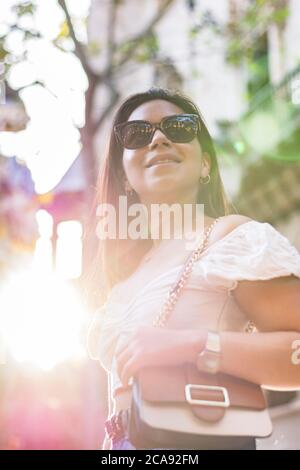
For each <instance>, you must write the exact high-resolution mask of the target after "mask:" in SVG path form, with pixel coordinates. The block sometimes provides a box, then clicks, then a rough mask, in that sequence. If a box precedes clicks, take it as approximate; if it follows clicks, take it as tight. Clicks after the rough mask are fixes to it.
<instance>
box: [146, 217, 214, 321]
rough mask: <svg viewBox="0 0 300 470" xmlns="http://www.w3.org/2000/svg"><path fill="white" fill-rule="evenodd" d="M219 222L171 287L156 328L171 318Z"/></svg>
mask: <svg viewBox="0 0 300 470" xmlns="http://www.w3.org/2000/svg"><path fill="white" fill-rule="evenodd" d="M219 220H220V217H218V218H217V219H215V221H214V222H213V223H212V224H211V225H210V226H209V227H208V228H207V229H206V231H205V232H204V236H203V239H202V242H201V243H200V246H199V247H198V248H196V249H195V250H194V251H193V252H192V253H191V255H190V256H189V257H188V259H187V261H186V262H185V264H184V267H183V270H182V272H181V275H180V278H179V280H178V281H177V282H175V283H174V284H173V286H172V287H171V289H170V290H169V293H168V296H167V298H166V300H165V302H164V304H163V306H162V309H161V311H160V312H159V314H158V315H157V317H156V318H155V319H154V320H153V323H152V325H153V326H156V327H164V326H165V324H166V321H167V319H168V317H169V316H170V314H171V312H172V310H173V308H174V306H175V304H176V302H177V301H178V299H179V296H180V294H181V291H182V289H183V287H184V286H185V284H186V281H187V280H188V277H189V275H190V274H191V272H192V269H193V266H194V263H195V262H196V261H197V260H198V259H199V257H200V255H201V253H202V252H203V250H204V249H205V248H206V246H207V243H208V239H209V235H210V233H211V231H212V230H213V228H214V226H215V225H216V223H217V222H218V221H219Z"/></svg>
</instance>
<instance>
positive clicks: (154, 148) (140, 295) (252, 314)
mask: <svg viewBox="0 0 300 470" xmlns="http://www.w3.org/2000/svg"><path fill="white" fill-rule="evenodd" d="M133 121H134V122H133ZM153 124H156V125H155V126H153ZM98 191H99V194H98V196H97V203H98V204H99V203H100V204H101V203H110V204H112V205H113V206H114V207H116V211H117V215H118V197H119V196H120V195H127V198H128V205H130V204H132V203H136V202H140V203H143V205H144V207H146V209H149V210H150V208H151V207H152V205H153V204H163V203H166V204H167V205H168V207H169V206H170V205H171V204H173V203H177V204H179V205H180V207H181V208H184V204H189V205H190V206H192V207H196V204H203V205H204V217H203V230H201V231H200V233H199V230H198V228H196V229H195V216H193V225H192V230H191V234H194V235H197V237H198V239H197V240H196V241H197V242H198V243H199V238H201V236H202V235H203V231H204V230H206V229H207V228H208V227H212V230H211V233H210V236H209V239H208V245H207V247H206V250H205V252H204V253H203V255H202V256H201V258H200V259H199V260H198V261H197V262H196V263H195V265H194V268H193V271H192V274H191V276H190V277H189V279H188V281H187V284H186V286H185V288H184V292H183V294H182V295H181V297H180V299H179V301H178V303H177V304H176V306H175V309H174V311H173V313H172V315H171V317H170V319H169V322H168V327H169V328H162V329H158V328H155V327H153V326H152V321H153V319H154V318H155V317H156V315H157V313H158V312H159V310H160V308H161V306H162V304H163V302H164V300H165V297H166V295H167V293H168V291H169V289H170V287H171V286H172V285H173V283H174V282H175V281H176V279H177V277H178V274H179V272H180V269H181V268H182V265H183V263H184V261H185V260H186V258H187V254H188V252H187V248H186V246H187V245H186V242H187V238H186V236H182V237H181V238H180V237H179V238H177V237H176V236H175V235H176V231H175V230H173V231H172V233H171V236H170V237H169V239H164V238H163V236H162V229H163V222H162V221H161V218H160V217H159V216H155V215H153V216H151V217H150V219H151V223H149V219H148V223H149V225H148V234H149V238H145V239H139V240H132V239H130V237H129V238H127V239H121V238H120V237H119V238H118V237H117V239H106V240H103V241H101V243H99V245H100V252H99V255H98V257H97V258H96V264H97V267H100V268H101V273H102V274H101V279H102V280H103V281H105V283H103V284H102V290H101V292H102V293H104V297H105V296H106V302H105V303H103V305H102V307H100V308H99V309H98V310H97V311H96V313H95V315H94V318H93V321H92V323H91V326H90V329H89V334H88V348H89V352H90V356H91V357H92V358H93V359H98V360H100V361H101V364H102V366H103V367H104V368H105V370H106V371H107V373H108V379H109V380H108V382H109V397H110V403H109V405H110V407H109V416H110V420H108V422H107V438H106V439H105V441H104V443H103V449H110V448H112V449H134V448H135V447H134V446H133V445H132V443H131V442H130V441H129V440H128V436H126V433H125V431H124V430H123V427H122V423H120V421H119V428H117V431H118V432H117V433H115V434H113V433H112V432H110V430H111V428H112V427H113V429H112V431H116V427H115V426H113V424H114V423H115V422H116V416H119V417H120V411H121V410H128V409H129V408H130V403H131V384H132V382H131V380H132V377H134V375H135V374H136V373H137V372H138V371H139V370H140V369H141V368H142V367H145V366H149V365H153V366H155V365H156V366H157V365H171V364H173V365H174V364H182V363H183V362H191V363H195V361H196V358H197V357H198V354H199V352H200V351H202V350H204V348H205V345H206V341H207V337H208V336H207V335H208V331H209V330H213V331H215V332H218V338H219V344H220V347H221V351H222V356H221V358H222V360H221V361H219V363H218V371H220V372H223V373H226V374H231V375H233V376H236V377H239V378H242V379H245V380H248V381H251V382H254V383H257V384H264V386H265V387H267V388H270V389H278V390H280V389H281V390H283V389H284V390H294V389H298V388H300V366H296V365H295V364H294V363H293V362H292V361H291V355H292V352H293V350H292V345H293V344H295V343H294V342H295V341H296V340H299V339H300V313H299V312H300V280H299V278H300V256H299V253H298V252H297V250H296V249H295V248H294V247H293V246H292V245H291V244H290V243H289V242H288V240H287V239H286V238H285V237H283V236H282V235H280V234H279V233H278V232H277V231H276V230H275V229H274V228H273V227H272V226H271V225H269V224H268V223H259V222H257V221H255V220H252V219H249V218H248V217H245V216H242V215H237V214H233V213H231V212H232V211H231V210H230V206H229V204H228V202H227V200H226V196H225V194H224V190H223V185H222V181H221V178H220V173H219V169H218V164H217V160H216V155H215V150H214V146H213V143H212V139H211V137H210V135H209V133H208V130H207V128H206V126H205V124H204V122H203V119H202V118H201V115H200V113H199V110H198V109H197V107H196V106H195V105H194V104H193V103H192V102H191V101H190V100H189V99H188V98H186V97H184V96H182V95H180V94H178V93H171V92H170V91H167V90H162V89H156V88H155V89H151V90H149V91H147V92H145V93H139V94H136V95H133V96H131V97H129V98H128V99H127V100H126V101H125V102H124V103H123V104H122V105H121V107H120V108H119V110H118V112H117V113H116V117H115V121H114V126H113V131H112V134H111V137H110V145H109V149H108V153H107V157H106V159H105V160H104V162H103V165H102V169H101V174H100V179H99V183H98ZM117 220H118V217H117ZM152 222H153V223H152ZM149 227H150V228H149ZM153 227H154V228H153ZM157 227H159V235H158V237H155V236H153V233H154V232H155V229H157ZM181 228H182V227H181ZM155 233H156V234H157V232H155ZM194 246H195V245H194ZM189 250H191V247H190V248H189ZM97 279H99V277H97ZM99 290H100V289H99ZM249 321H252V322H253V323H254V324H255V326H256V328H257V331H258V332H257V334H255V335H248V334H246V333H245V328H246V327H247V324H249V323H248V322H249ZM174 329H177V330H178V331H177V332H176V335H175V334H174ZM237 353H238V354H237ZM123 424H124V423H123ZM109 436H110V437H112V439H111V440H110V439H109ZM247 448H255V444H254V442H253V441H252V442H251V443H250V444H249V446H248V447H247Z"/></svg>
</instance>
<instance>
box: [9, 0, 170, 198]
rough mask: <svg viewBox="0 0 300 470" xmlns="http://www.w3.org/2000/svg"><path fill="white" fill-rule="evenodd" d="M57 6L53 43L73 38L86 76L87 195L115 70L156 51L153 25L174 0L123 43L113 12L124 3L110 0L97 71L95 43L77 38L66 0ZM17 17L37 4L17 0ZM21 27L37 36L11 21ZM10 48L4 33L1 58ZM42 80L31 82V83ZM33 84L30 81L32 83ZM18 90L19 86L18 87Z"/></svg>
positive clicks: (114, 95) (114, 93) (114, 96)
mask: <svg viewBox="0 0 300 470" xmlns="http://www.w3.org/2000/svg"><path fill="white" fill-rule="evenodd" d="M57 2H58V4H59V6H60V7H61V8H62V10H63V12H64V15H65V21H64V22H63V24H62V25H61V31H60V33H59V35H58V36H57V38H56V39H55V41H54V44H55V45H56V47H58V48H59V49H61V50H63V51H65V48H64V40H65V39H68V40H70V39H71V40H72V42H73V53H74V54H75V56H76V57H77V58H78V59H79V61H80V63H81V66H82V68H83V70H84V72H85V74H86V76H87V80H88V87H87V89H86V92H85V124H84V126H83V127H81V128H80V129H79V132H80V137H81V143H82V155H83V157H84V158H83V161H84V165H85V176H86V180H87V196H88V198H89V197H90V194H91V190H92V188H93V187H94V184H95V177H96V166H97V155H96V152H95V148H94V141H95V136H96V134H97V133H98V132H99V130H100V129H101V126H102V124H103V123H104V121H105V119H106V118H107V117H108V116H109V115H110V113H111V111H112V110H113V108H114V106H115V105H116V103H117V102H118V99H119V97H120V95H119V90H118V89H117V87H116V85H115V83H116V80H115V76H116V74H120V72H122V69H124V67H125V66H126V65H127V64H128V63H129V62H130V61H137V62H146V61H148V60H151V57H153V55H154V54H156V52H157V48H158V44H157V40H156V35H155V31H154V29H155V26H156V25H157V23H158V22H159V21H160V20H161V19H162V18H163V17H164V15H165V14H166V13H167V11H168V8H169V7H170V5H171V4H172V3H173V0H161V1H160V2H159V5H158V8H157V10H156V12H155V13H154V15H153V17H152V18H151V19H150V21H149V22H148V23H147V24H146V25H144V27H143V28H142V29H141V31H140V32H139V33H138V34H136V35H135V36H133V37H129V38H128V39H127V40H126V41H125V42H123V43H122V44H120V43H117V41H116V39H115V38H116V15H117V11H118V8H119V7H120V5H121V4H122V3H123V1H122V0H111V1H110V3H109V21H108V24H107V31H106V36H107V44H108V50H107V63H106V65H105V67H104V68H103V69H102V70H101V71H100V72H99V71H95V70H94V69H93V67H92V65H91V61H90V58H91V56H92V55H93V54H95V53H97V52H98V50H97V47H95V44H87V45H86V44H84V43H83V42H81V41H80V40H79V39H78V36H77V34H76V27H75V25H74V21H73V18H72V16H71V14H70V11H69V8H68V5H67V2H66V0H57ZM14 10H15V12H16V13H17V16H18V18H21V17H22V16H25V15H34V14H35V12H36V5H35V3H34V1H30V2H28V1H25V2H24V1H23V2H17V3H16V4H15V6H14ZM16 30H19V31H22V32H23V34H24V39H25V40H26V39H30V38H40V37H41V36H40V33H39V31H37V30H33V29H26V28H24V27H22V26H20V25H19V24H18V23H16V24H13V25H10V32H12V31H16ZM8 55H9V51H8V50H6V49H5V37H4V36H2V37H0V60H2V61H5V59H6V58H7V56H8ZM24 59H26V53H25V54H22V55H21V56H17V55H16V56H15V57H14V58H13V60H11V58H10V60H9V61H8V64H7V68H9V67H10V66H12V65H13V64H15V63H17V62H18V61H20V60H24ZM36 83H39V84H40V85H43V86H44V85H45V84H44V83H41V82H34V83H33V84H36ZM31 85H32V84H31ZM100 86H104V87H105V89H106V90H107V94H108V102H107V104H106V106H105V108H104V109H103V110H102V112H101V114H100V115H99V116H97V118H95V117H94V114H95V113H94V107H95V100H96V93H97V90H98V88H99V87H100ZM18 91H20V90H18Z"/></svg>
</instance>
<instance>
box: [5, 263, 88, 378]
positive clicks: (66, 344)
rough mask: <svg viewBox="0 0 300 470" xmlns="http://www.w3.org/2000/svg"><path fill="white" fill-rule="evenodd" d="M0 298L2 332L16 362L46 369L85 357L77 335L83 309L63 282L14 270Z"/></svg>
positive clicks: (83, 314)
mask: <svg viewBox="0 0 300 470" xmlns="http://www.w3.org/2000/svg"><path fill="white" fill-rule="evenodd" d="M0 299H1V306H2V307H1V308H2V321H1V323H2V334H3V336H4V337H5V340H6V347H7V351H8V352H9V353H10V354H11V355H12V356H13V358H14V359H15V360H16V361H17V362H20V363H24V362H29V363H31V364H34V365H36V366H38V367H40V368H41V369H44V370H50V369H52V368H53V367H54V366H55V365H56V364H58V363H60V362H62V361H65V360H68V359H69V360H70V359H71V360H81V359H82V358H84V357H85V348H84V345H83V344H82V341H81V337H80V334H81V331H82V327H83V325H84V320H85V312H84V309H83V307H82V305H81V304H80V300H79V298H78V296H77V295H76V292H75V289H74V288H73V287H72V286H71V285H70V284H69V283H68V282H67V281H63V280H62V279H60V278H58V277H57V276H55V275H54V274H49V275H46V274H45V273H44V274H43V275H41V273H40V272H39V271H37V270H34V269H32V270H26V271H23V272H19V273H18V274H17V273H16V272H14V273H13V275H12V276H11V278H10V279H9V280H8V282H7V283H6V285H5V286H4V287H3V288H2V289H1V293H0Z"/></svg>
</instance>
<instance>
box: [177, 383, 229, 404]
mask: <svg viewBox="0 0 300 470" xmlns="http://www.w3.org/2000/svg"><path fill="white" fill-rule="evenodd" d="M193 389H195V390H216V391H219V392H221V393H222V394H223V401H217V400H199V399H196V398H192V390H193ZM185 398H186V401H187V402H188V403H190V405H202V406H218V407H220V408H228V407H229V406H230V401H229V395H228V391H227V388H225V387H218V386H215V385H197V384H186V386H185Z"/></svg>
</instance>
